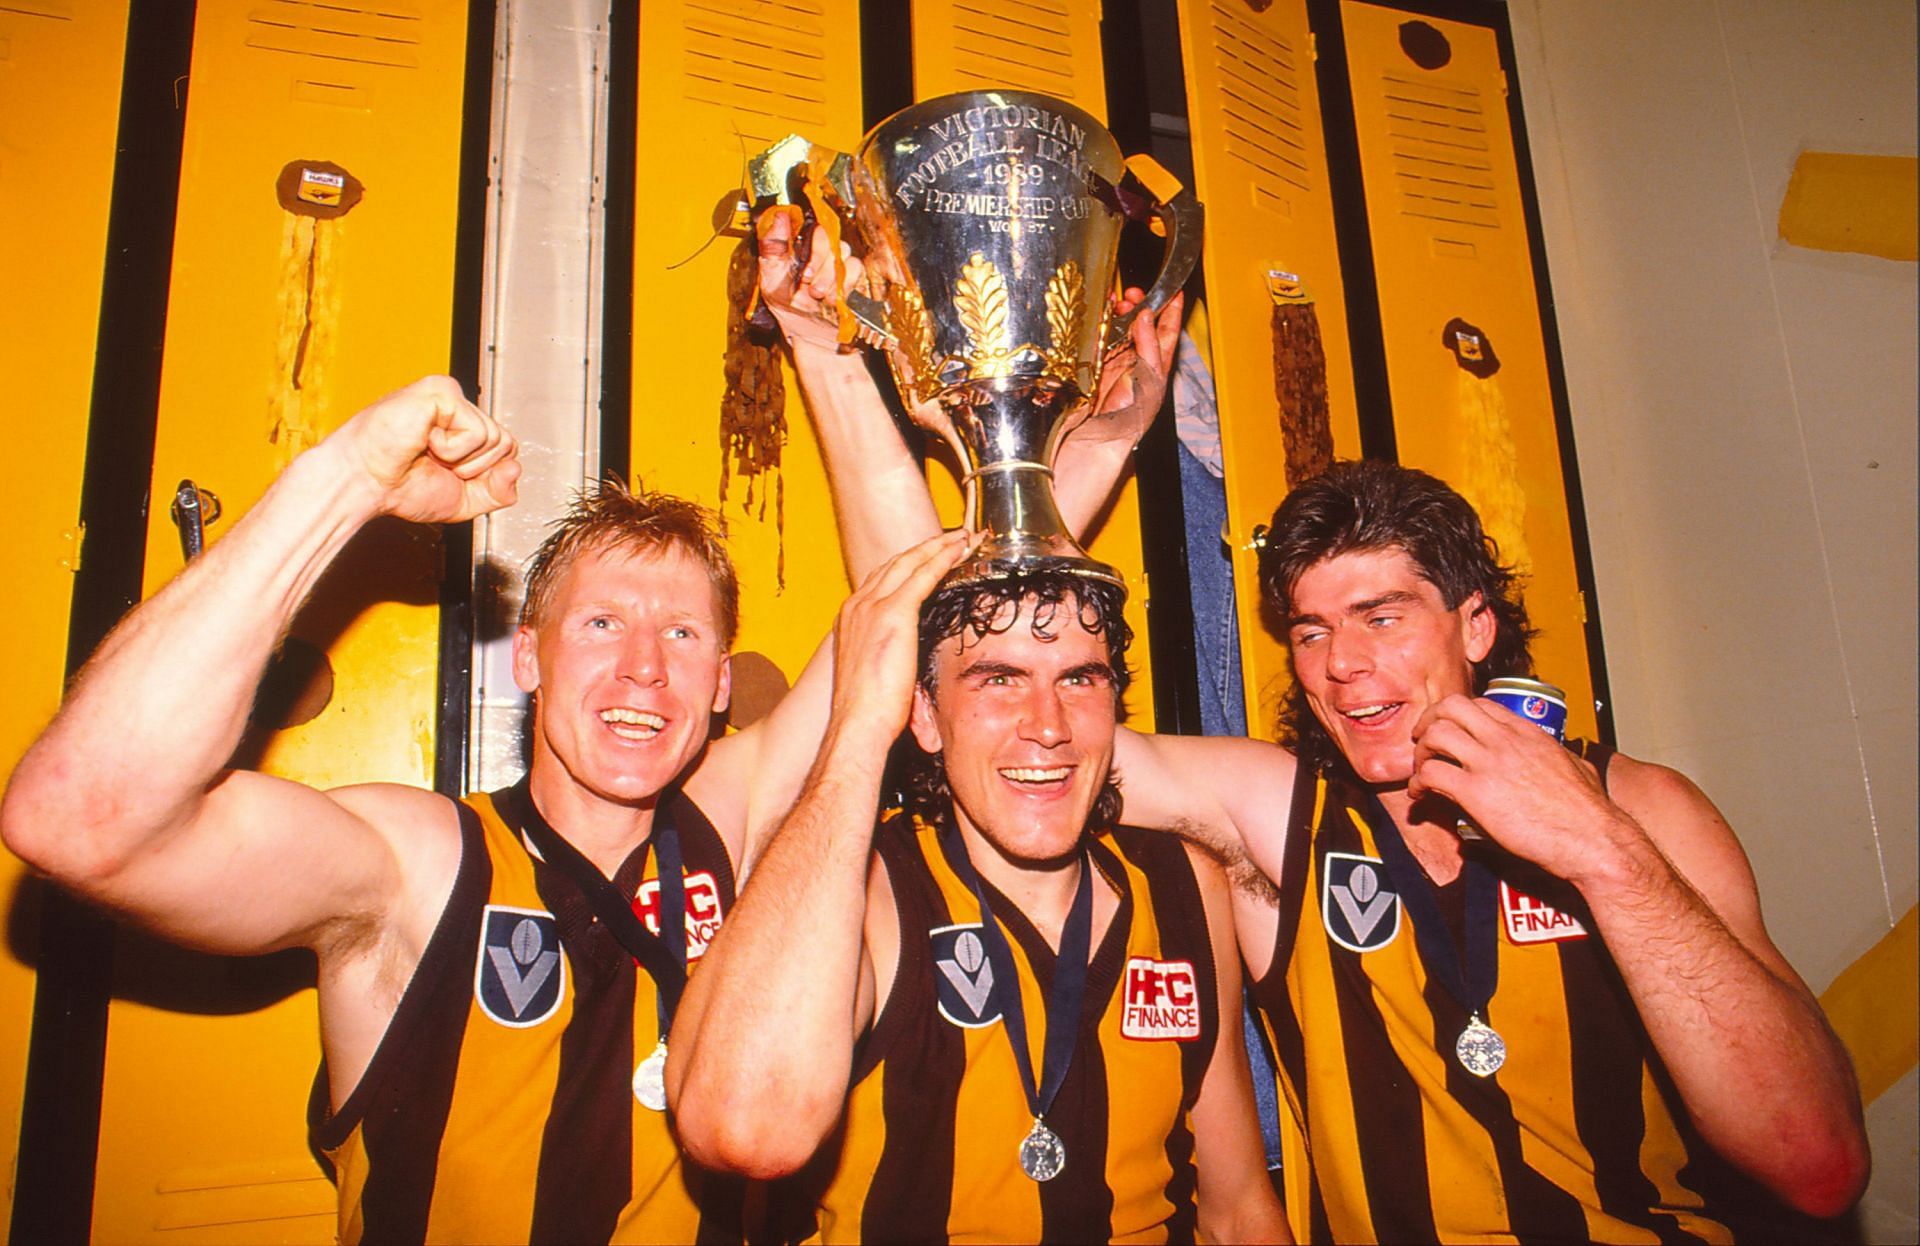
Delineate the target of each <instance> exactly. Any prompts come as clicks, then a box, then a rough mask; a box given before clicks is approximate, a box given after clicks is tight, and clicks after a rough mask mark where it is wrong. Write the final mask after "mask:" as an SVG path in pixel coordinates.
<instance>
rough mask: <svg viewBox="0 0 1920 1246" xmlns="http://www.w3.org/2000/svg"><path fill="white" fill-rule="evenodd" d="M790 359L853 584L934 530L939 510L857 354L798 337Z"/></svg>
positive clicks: (938, 520)
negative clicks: (822, 464)
mask: <svg viewBox="0 0 1920 1246" xmlns="http://www.w3.org/2000/svg"><path fill="white" fill-rule="evenodd" d="M793 361H794V371H795V372H796V373H797V374H798V375H799V377H800V385H801V388H802V389H803V390H804V391H805V393H806V398H807V406H808V408H809V410H810V411H811V412H812V415H813V426H814V430H815V432H816V433H817V434H818V435H819V438H820V450H821V455H822V457H823V458H824V459H825V460H826V466H827V477H828V479H829V480H830V481H832V485H833V509H834V515H835V518H836V519H837V521H838V523H839V528H840V548H841V551H842V554H843V556H844V557H845V559H846V564H847V575H848V578H849V579H851V580H852V581H853V582H854V583H856V584H857V583H859V582H860V581H861V580H864V579H865V578H866V576H867V574H868V572H870V571H872V570H873V569H874V568H875V567H877V566H879V565H880V564H881V563H882V562H885V561H886V560H887V559H888V558H891V557H892V556H893V555H895V554H897V553H899V552H900V551H901V550H903V549H906V548H907V547H908V546H909V545H912V544H914V543H915V542H916V541H920V540H923V539H925V538H927V537H930V536H932V535H934V534H935V533H936V532H939V531H940V517H939V515H938V514H937V513H936V512H935V511H934V509H933V499H932V497H931V496H930V495H929V494H928V493H927V481H926V476H925V474H924V473H923V472H922V471H921V468H920V465H919V464H918V463H917V462H915V461H914V457H913V454H912V452H911V451H909V450H908V448H907V444H906V442H905V441H904V440H903V439H902V438H901V435H900V431H899V429H898V428H897V427H895V425H894V421H893V415H892V413H891V412H889V411H888V410H887V407H886V404H885V403H884V402H883V401H882V400H881V398H880V391H879V390H878V388H876V387H875V385H874V381H873V377H872V376H871V375H870V374H869V373H868V372H867V367H866V361H865V359H864V357H863V356H862V355H860V354H858V353H855V354H847V355H841V354H836V353H835V352H834V351H833V350H831V349H829V348H826V347H823V346H821V345H820V344H818V343H816V342H812V341H799V342H796V343H795V344H794V347H793Z"/></svg>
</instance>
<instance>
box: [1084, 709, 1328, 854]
mask: <svg viewBox="0 0 1920 1246" xmlns="http://www.w3.org/2000/svg"><path fill="white" fill-rule="evenodd" d="M1293 766H1294V760H1293V755H1292V754H1291V753H1289V752H1287V751H1286V750H1285V749H1283V748H1280V747H1279V746H1277V745H1273V744H1268V743H1265V742H1264V741H1260V740H1247V739H1241V738H1238V737H1227V736H1173V735H1143V734H1141V733H1139V732H1136V731H1131V730H1127V729H1124V728H1123V729H1122V730H1121V731H1120V732H1119V733H1118V735H1117V736H1116V738H1115V741H1114V769H1115V770H1116V771H1118V772H1119V774H1120V777H1121V791H1122V793H1123V794H1124V795H1125V798H1126V810H1125V817H1126V821H1127V823H1128V824H1129V825H1132V826H1142V827H1146V828H1148V829H1150V830H1162V831H1174V832H1177V833H1179V834H1181V835H1183V836H1184V837H1186V838H1187V839H1189V840H1193V841H1196V842H1199V843H1201V844H1204V845H1205V846H1206V847H1207V848H1208V849H1209V850H1210V851H1211V852H1213V853H1214V854H1215V855H1216V856H1217V857H1219V858H1220V859H1221V860H1223V861H1226V862H1228V863H1229V864H1231V863H1233V862H1235V861H1237V860H1241V859H1246V860H1251V861H1252V862H1253V864H1254V865H1256V866H1258V867H1260V869H1261V870H1263V871H1264V872H1266V873H1267V874H1268V875H1269V876H1277V875H1276V873H1275V871H1276V870H1277V868H1278V864H1279V859H1280V850H1281V847H1282V844H1283V841H1284V839H1285V836H1286V831H1287V818H1288V811H1289V807H1290V805H1291V803H1292V790H1293Z"/></svg>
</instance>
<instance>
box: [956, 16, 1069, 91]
mask: <svg viewBox="0 0 1920 1246" xmlns="http://www.w3.org/2000/svg"><path fill="white" fill-rule="evenodd" d="M1072 20H1073V14H1072V12H1071V11H1070V6H1069V5H1068V4H1067V3H1066V2H1065V0H957V3H955V4H954V6H953V30H952V38H953V52H954V56H953V62H954V67H955V75H956V78H957V82H956V84H955V89H956V90H962V91H975V90H983V89H988V88H992V87H1009V88H1012V89H1014V90H1019V91H1039V92H1041V93H1042V94H1045V95H1051V96H1053V97H1054V98H1055V99H1063V100H1069V101H1071V100H1073V99H1075V98H1077V97H1078V96H1079V95H1080V94H1081V92H1077V91H1076V90H1075V89H1074V85H1075V84H1074V68H1075V67H1074V63H1073V55H1072V51H1071V49H1072V47H1073V27H1072Z"/></svg>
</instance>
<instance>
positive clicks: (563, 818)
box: [527, 753, 659, 878]
mask: <svg viewBox="0 0 1920 1246" xmlns="http://www.w3.org/2000/svg"><path fill="white" fill-rule="evenodd" d="M542 760H543V758H542V756H541V755H540V754H538V753H536V754H535V755H534V759H533V771H532V773H531V774H530V775H529V776H528V780H527V791H528V794H529V795H530V796H532V798H533V806H534V808H536V809H538V810H539V811H540V816H541V817H543V818H545V819H546V820H547V825H548V826H551V827H552V828H553V829H554V832H555V833H556V834H558V835H559V836H560V838H562V839H564V840H566V841H567V842H568V843H570V844H572V845H573V846H574V847H575V848H577V849H578V850H579V851H580V855H581V856H583V857H585V858H586V859H587V860H589V861H591V862H593V866H594V868H595V869H597V870H599V871H600V872H601V873H602V874H605V875H606V876H607V877H608V878H612V877H613V875H614V871H616V870H618V869H619V868H620V864H621V862H623V861H625V860H626V859H627V858H628V857H629V856H631V855H632V853H633V850H634V849H635V848H638V847H639V846H640V845H641V844H643V843H645V842H646V839H647V836H649V835H651V834H652V833H653V811H654V807H655V805H656V803H657V802H658V800H659V796H658V795H657V794H656V795H655V796H654V797H653V798H652V799H650V800H648V801H647V802H646V803H644V804H641V805H627V804H620V803H617V802H615V801H610V800H605V799H603V798H601V797H599V796H596V795H594V794H593V793H592V792H590V791H588V790H587V789H586V788H584V787H581V786H580V785H579V784H578V783H576V782H574V781H573V778H572V776H570V775H568V774H567V772H566V771H565V770H564V769H562V768H561V767H560V766H559V765H558V764H557V763H553V764H549V765H542V764H541V762H542Z"/></svg>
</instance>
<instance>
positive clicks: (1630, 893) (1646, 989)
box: [1577, 818, 1866, 1215]
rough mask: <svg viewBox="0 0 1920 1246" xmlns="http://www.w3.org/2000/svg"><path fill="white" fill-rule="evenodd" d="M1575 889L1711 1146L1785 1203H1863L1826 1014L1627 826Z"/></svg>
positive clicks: (1842, 1071) (1860, 1141)
mask: <svg viewBox="0 0 1920 1246" xmlns="http://www.w3.org/2000/svg"><path fill="white" fill-rule="evenodd" d="M1606 836H1607V842H1608V843H1609V844H1610V846H1611V850H1610V851H1609V852H1607V853H1606V854H1605V855H1604V857H1603V858H1602V861H1603V864H1602V865H1601V866H1600V867H1599V868H1596V869H1595V870H1594V871H1593V872H1592V873H1591V874H1590V875H1587V876H1584V877H1583V878H1581V879H1580V880H1578V881H1577V885H1578V886H1579V888H1580V890H1581V892H1582V895H1583V897H1584V898H1585V899H1586V901H1587V903H1588V906H1589V908H1590V909H1591V911H1592V913H1593V917H1594V922H1595V925H1596V926H1597V927H1598V930H1597V933H1598V934H1599V935H1600V936H1601V937H1602V938H1603V939H1604V940H1605V941H1606V945H1607V950H1608V952H1609V953H1610V954H1611V955H1612V957H1613V959H1614V961H1615V963H1616V965H1617V966H1618V967H1619V970H1620V974H1621V978H1622V980H1623V981H1624V982H1625V984H1626V986H1627V990H1628V993H1629V994H1630V995H1631V996H1632V998H1633V1000H1634V1004H1635V1006H1636V1007H1637V1009H1638V1011H1639V1014H1640V1017H1641V1020H1642V1022H1643V1024H1644V1025H1645V1026H1646V1028H1647V1032H1648V1035H1649V1037H1650V1038H1651V1039H1652V1041H1653V1044H1654V1047H1655V1049H1656V1050H1657V1051H1659V1053H1660V1056H1661V1059H1662V1061H1663V1062H1664V1063H1665V1064H1666V1066H1667V1069H1668V1071H1669V1072H1670V1073H1671V1075H1672V1077H1673V1081H1674V1086H1675V1089H1676V1090H1677V1091H1678V1092H1679V1094H1680V1097H1681V1099H1682V1100H1683V1101H1684V1102H1685V1104H1686V1107H1687V1111H1688V1113H1689V1115H1690V1116H1691V1117H1692V1119H1693V1121H1694V1123H1695V1125H1696V1126H1697V1127H1698V1128H1699V1129H1700V1132H1701V1134H1702V1136H1703V1137H1705V1139H1706V1140H1707V1141H1708V1142H1709V1143H1710V1144H1711V1145H1712V1146H1713V1147H1714V1148H1715V1149H1716V1150H1718V1151H1719V1152H1720V1153H1721V1154H1722V1155H1724V1156H1725V1157H1726V1158H1727V1159H1728V1160H1730V1161H1732V1162H1733V1163H1734V1164H1736V1165H1737V1166H1738V1167H1740V1168H1741V1169H1742V1170H1744V1171H1746V1172H1747V1173H1749V1174H1750V1175H1752V1176H1753V1177H1755V1178H1756V1179H1758V1180H1759V1181H1761V1182H1762V1183H1763V1184H1765V1185H1767V1186H1768V1187H1769V1188H1770V1189H1771V1190H1773V1191H1774V1193H1776V1194H1777V1195H1779V1196H1780V1197H1781V1198H1783V1199H1785V1200H1786V1201H1788V1202H1790V1203H1792V1204H1794V1205H1795V1206H1798V1207H1800V1208H1801V1209H1803V1210H1806V1211H1809V1212H1811V1213H1813V1214H1816V1215H1834V1214H1838V1212H1840V1211H1842V1210H1844V1209H1845V1207H1846V1206H1847V1205H1849V1204H1850V1203H1851V1202H1852V1200H1853V1198H1854V1197H1855V1196H1856V1195H1857V1193H1858V1185H1859V1182H1860V1181H1861V1179H1863V1176H1864V1170H1865V1162H1866V1156H1865V1150H1864V1137H1863V1136H1862V1134H1861V1126H1860V1117H1859V1094H1858V1090H1857V1088H1856V1086H1855V1084H1854V1079H1853V1072H1852V1067H1851V1065H1850V1063H1849V1061H1848V1059H1847V1056H1846V1053H1845V1050H1844V1049H1843V1048H1842V1046H1841V1045H1840V1043H1839V1041H1838V1039H1837V1038H1836V1037H1835V1036H1834V1034H1833V1032H1832V1030H1831V1028H1830V1027H1829V1026H1828V1025H1827V1022H1826V1018H1825V1016H1824V1015H1823V1014H1822V1013H1821V1011H1820V1007H1819V1004H1818V1003H1817V1002H1816V1001H1815V1000H1814V998H1813V997H1812V995H1811V994H1810V993H1809V992H1808V991H1807V989H1806V987H1805V986H1804V985H1803V984H1801V983H1800V982H1799V980H1798V979H1797V977H1795V976H1793V975H1792V973H1791V970H1787V969H1785V967H1784V965H1782V966H1781V967H1780V968H1778V969H1776V968H1775V967H1773V966H1771V965H1769V964H1768V963H1767V961H1766V960H1765V959H1764V958H1763V957H1762V956H1761V955H1759V954H1757V953H1756V952H1755V951H1754V950H1753V949H1752V948H1750V947H1749V946H1748V945H1747V944H1745V943H1743V942H1742V941H1741V939H1740V938H1738V937H1737V936H1736V935H1735V934H1734V933H1733V931H1732V930H1731V929H1730V928H1729V926H1728V924H1727V922H1726V921H1724V920H1723V919H1722V918H1721V917H1720V915H1719V914H1717V913H1716V912H1715V911H1714V909H1713V908H1712V907H1711V906H1710V905H1709V904H1708V903H1707V901H1706V900H1705V899H1704V898H1703V897H1702V896H1701V895H1700V894H1699V892H1698V891H1696V890H1695V889H1694V888H1693V887H1692V886H1691V885H1690V884H1689V883H1688V882H1687V881H1686V879H1685V878H1683V877H1682V876H1681V875H1680V874H1679V872H1678V871H1677V870H1676V869H1675V868H1674V866H1673V865H1672V864H1671V863H1670V862H1669V861H1668V859H1667V858H1666V857H1665V856H1664V855H1663V854H1662V853H1661V852H1660V850H1659V848H1658V847H1657V846H1656V845H1655V844H1654V843H1652V841H1651V840H1649V839H1648V837H1647V836H1646V834H1645V833H1644V832H1643V831H1641V830H1640V829H1639V828H1638V827H1637V826H1636V825H1634V824H1633V823H1632V821H1631V819H1627V818H1621V819H1618V820H1616V821H1615V822H1614V823H1613V824H1612V825H1611V826H1609V827H1608V828H1607V830H1606Z"/></svg>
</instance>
